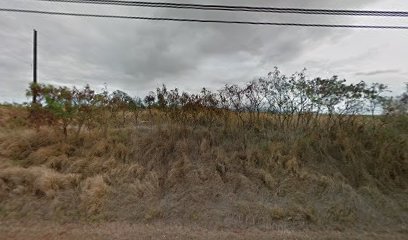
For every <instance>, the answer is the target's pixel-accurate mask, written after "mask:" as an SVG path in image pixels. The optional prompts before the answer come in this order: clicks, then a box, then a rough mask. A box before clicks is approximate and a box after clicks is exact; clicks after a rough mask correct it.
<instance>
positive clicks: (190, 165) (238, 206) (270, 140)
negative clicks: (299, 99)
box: [0, 109, 408, 239]
mask: <svg viewBox="0 0 408 240" xmlns="http://www.w3.org/2000/svg"><path fill="white" fill-rule="evenodd" d="M0 110H1V109H0ZM20 111H22V110H20ZM2 113H4V112H2ZM7 114H9V113H7ZM19 114H21V113H19ZM144 114H145V115H147V113H144ZM155 114H158V113H155ZM142 117H143V114H142ZM8 119H9V120H7V121H5V122H3V124H4V125H3V127H0V217H1V218H2V219H3V220H4V221H5V222H10V221H11V222H12V221H19V220H21V219H28V220H41V221H45V220H52V221H58V222H77V221H84V222H87V223H89V222H95V221H96V222H99V223H104V222H112V221H114V222H117V221H119V222H128V223H138V224H140V223H167V224H168V223H172V224H179V225H180V224H185V225H188V226H200V227H203V228H219V227H221V228H227V229H234V228H239V229H242V228H247V227H256V228H258V229H262V231H268V230H273V229H276V228H277V227H278V228H282V229H294V232H293V233H292V232H290V233H288V234H287V235H285V234H286V233H282V232H279V231H278V232H272V233H271V234H277V237H279V236H281V237H287V239H298V237H299V238H300V237H304V238H300V239H311V238H313V237H319V236H320V235H319V234H314V233H313V232H307V234H309V235H310V237H309V238H308V235H307V234H306V235H304V234H303V233H302V231H309V230H307V229H318V230H319V231H329V232H327V233H328V234H329V236H332V237H333V238H334V239H336V238H338V239H340V238H341V234H340V235H336V234H337V233H334V232H330V231H332V230H345V229H348V228H352V229H353V231H359V230H361V229H366V230H367V231H372V230H375V231H376V232H378V231H388V232H387V233H384V234H385V235H378V236H389V235H387V234H391V233H392V232H394V233H396V235H395V236H394V235H393V236H394V237H395V239H398V238H399V237H401V236H403V235H404V234H406V225H407V222H408V205H407V202H408V192H407V186H408V174H406V173H407V170H408V165H407V159H408V151H407V149H408V148H404V146H406V145H405V144H406V143H407V142H406V135H404V134H405V133H404V132H401V131H398V130H396V131H395V132H390V131H389V130H390V129H391V130H392V129H394V128H395V126H394V125H390V126H388V128H389V129H382V130H378V129H377V130H376V129H373V130H372V129H367V130H364V131H363V132H361V133H359V134H360V135H356V134H353V133H354V132H353V131H354V130H351V131H347V129H345V130H344V131H341V132H337V133H336V134H335V135H334V136H333V135H330V134H327V133H325V132H322V131H313V132H302V131H296V130H290V131H285V132H283V131H279V129H277V130H275V129H271V130H262V131H258V130H253V129H244V128H238V127H237V126H234V125H232V127H231V128H230V129H228V130H225V129H224V128H218V127H216V126H215V127H211V128H208V127H205V126H188V125H179V124H174V123H173V124H171V123H166V122H164V123H160V121H159V120H157V122H155V123H154V124H153V123H149V124H145V125H139V126H138V127H130V126H128V127H126V128H114V127H110V128H109V129H108V132H107V134H105V133H104V132H103V131H99V130H98V129H91V130H87V131H83V132H82V133H81V134H80V135H79V136H78V137H76V136H74V135H68V138H67V139H65V138H64V137H63V136H62V134H60V132H59V131H55V130H54V129H52V128H50V127H42V128H41V129H39V130H35V129H30V128H27V127H26V126H25V125H24V124H22V125H12V124H10V121H13V118H8ZM10 119H11V120H10ZM5 126H7V127H5ZM373 131H374V132H373ZM374 135H375V138H374V137H373V136H374ZM370 137H371V138H370ZM139 226H140V225H135V228H136V230H134V232H132V233H129V234H136V233H137V232H138V231H139V228H140V227H139ZM56 227H57V228H61V229H64V228H65V225H61V226H56ZM77 227H78V226H75V228H77ZM89 228H92V227H89ZM101 228H102V227H101ZM101 228H99V230H98V231H101V232H103V230H102V229H101ZM16 229H20V230H22V229H23V230H22V235H15V236H21V237H20V238H21V239H24V236H25V235H24V234H26V235H27V234H42V233H43V232H48V233H49V234H51V235H50V236H53V237H52V238H55V235H53V233H50V232H49V230H47V229H48V228H47V227H46V226H44V227H42V229H43V230H39V232H37V233H36V232H35V230H33V229H32V228H31V227H30V226H27V225H21V226H17V227H16ZM24 229H26V230H24ZM97 229H98V228H97ZM322 229H323V230H322ZM327 229H330V230H327ZM1 231H3V232H4V233H5V235H4V236H7V237H8V238H10V236H13V234H16V232H17V230H7V229H4V228H2V230H1ZM75 231H76V230H75ZM78 231H79V232H75V233H72V234H73V235H69V236H68V235H67V236H66V239H70V238H73V237H74V236H78V235H75V234H85V233H84V232H86V231H87V230H86V231H84V230H78ZM124 231H125V232H126V231H133V230H129V229H122V231H120V233H118V234H119V235H120V234H122V233H123V232H124ZM166 231H167V230H166ZM166 231H164V232H166ZM200 231H201V230H200ZM228 231H229V230H228ZM228 231H227V233H226V235H225V236H224V235H222V234H224V233H222V232H219V231H215V233H214V234H215V235H214V236H216V235H217V236H218V235H219V234H221V235H222V236H221V235H220V236H221V237H220V238H219V239H226V238H227V236H233V237H237V238H238V239H240V235H236V234H235V235H234V234H233V233H231V232H228ZM397 231H400V232H399V233H397ZM401 231H402V232H401ZM404 231H405V232H404ZM166 233H169V232H168V231H167V232H166ZM92 234H98V233H97V230H95V231H94V232H92ZM92 234H90V235H86V234H85V235H86V236H89V237H95V235H92ZM103 234H105V235H103V237H105V238H108V237H109V236H111V237H112V236H113V238H115V236H116V235H109V234H110V233H103ZM149 234H150V233H146V235H145V236H146V238H148V237H153V238H154V237H155V236H158V235H154V234H153V233H152V234H150V235H149ZM180 234H181V232H180ZM228 234H232V235H228ZM257 234H258V233H257ZM257 234H254V235H251V234H249V235H243V236H241V239H251V238H252V237H257V236H258V237H259V238H260V239H262V238H265V239H267V236H268V235H267V234H266V233H265V234H264V233H263V232H260V233H259V234H258V235H257ZM280 234H281V235H280ZM282 234H283V235H282ZM330 234H332V235H330ZM350 234H351V233H350ZM353 234H354V235H353ZM353 234H352V235H350V236H352V237H351V238H352V239H353V238H354V239H357V238H358V237H359V236H363V237H366V236H365V235H361V234H360V235H359V233H357V232H354V233H353ZM391 235H392V234H391ZM38 236H40V235H38ZM96 236H100V235H96ZM130 236H131V235H130ZM169 236H173V235H171V234H170V235H169ZM174 236H180V239H183V238H188V239H190V237H191V238H193V239H201V238H200V236H198V235H195V234H192V235H191V234H190V235H188V234H187V235H174ZM372 237H373V238H375V237H376V236H375V234H374V235H372ZM214 238H215V237H214ZM117 239H127V238H126V237H125V235H123V236H122V235H120V236H119V237H117ZM322 239H324V238H322ZM330 239H331V238H330Z"/></svg>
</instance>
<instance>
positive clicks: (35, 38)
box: [33, 29, 37, 103]
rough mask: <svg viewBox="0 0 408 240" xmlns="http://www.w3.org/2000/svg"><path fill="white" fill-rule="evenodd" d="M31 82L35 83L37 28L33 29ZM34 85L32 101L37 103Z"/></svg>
mask: <svg viewBox="0 0 408 240" xmlns="http://www.w3.org/2000/svg"><path fill="white" fill-rule="evenodd" d="M33 50H34V52H33V83H34V85H35V84H37V30H35V29H34V46H33ZM35 89H36V87H35V86H34V88H33V103H37V92H36V90H35Z"/></svg>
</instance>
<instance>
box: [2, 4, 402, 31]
mask: <svg viewBox="0 0 408 240" xmlns="http://www.w3.org/2000/svg"><path fill="white" fill-rule="evenodd" d="M0 12H16V13H31V14H44V15H58V16H74V17H93V18H116V19H129V20H130V19H132V20H150V21H171V22H195V23H222V24H245V25H263V26H286V27H320V28H359V29H395V30H408V26H393V25H346V24H313V23H285V22H251V21H227V20H211V19H190V18H168V17H140V16H123V15H104V14H84V13H68V12H49V11H37V10H25V9H11V8H0Z"/></svg>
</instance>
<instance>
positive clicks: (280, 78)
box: [27, 68, 408, 136]
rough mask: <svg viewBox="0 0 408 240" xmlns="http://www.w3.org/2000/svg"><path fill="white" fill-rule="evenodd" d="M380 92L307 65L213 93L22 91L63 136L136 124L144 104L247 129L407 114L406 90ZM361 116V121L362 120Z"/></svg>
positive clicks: (39, 117) (38, 118)
mask: <svg viewBox="0 0 408 240" xmlns="http://www.w3.org/2000/svg"><path fill="white" fill-rule="evenodd" d="M386 90H387V86H385V85H383V84H377V83H375V84H372V85H367V84H366V83H365V82H363V81H362V82H359V83H357V84H349V83H347V82H346V80H344V79H339V78H338V77H337V76H333V77H331V78H328V79H324V78H314V79H308V78H307V77H306V75H305V71H302V72H299V73H295V74H293V75H291V76H289V77H288V76H286V75H284V74H282V73H281V72H280V71H279V70H278V69H277V68H275V69H274V71H273V72H270V73H269V74H268V75H267V76H266V77H264V78H260V79H258V80H254V81H251V82H248V83H247V84H246V85H244V86H238V85H235V84H234V85H225V86H224V87H223V88H222V89H219V90H218V91H215V92H212V91H210V90H208V89H206V88H203V89H202V90H201V92H200V93H198V94H191V93H187V92H180V91H179V89H177V88H175V89H172V90H169V89H167V88H166V86H165V85H163V86H162V87H161V88H157V89H156V91H155V92H150V93H149V94H148V95H147V96H146V97H144V100H143V101H142V99H141V98H137V97H135V98H133V97H131V96H129V95H128V94H127V93H125V92H123V91H119V90H117V91H114V92H112V93H109V92H107V91H103V92H101V93H95V91H94V90H92V89H91V88H90V87H89V86H86V87H85V88H83V89H77V88H75V87H74V88H73V89H70V88H67V87H55V86H52V85H42V84H36V85H31V87H30V89H29V90H28V91H27V94H28V95H31V94H32V93H33V92H36V93H37V101H36V103H33V104H32V105H31V112H32V114H31V117H32V122H33V123H35V124H36V125H37V126H39V125H42V124H50V125H56V126H61V129H62V130H63V133H64V135H65V136H66V135H67V129H68V128H69V127H70V126H73V125H75V126H76V127H77V128H76V131H77V133H76V134H77V135H78V134H79V132H80V131H81V129H82V128H83V126H87V127H88V128H93V127H99V128H100V129H102V130H104V131H106V128H107V126H108V125H109V124H113V125H114V126H116V127H124V126H125V123H126V119H127V118H129V117H132V118H133V120H134V123H135V124H138V122H139V120H140V119H139V115H140V112H141V110H142V109H144V108H147V109H149V116H150V119H149V120H148V121H149V122H153V121H157V118H155V117H154V116H153V112H152V111H159V112H160V119H161V120H165V121H167V120H168V121H172V122H177V123H183V124H192V125H194V126H198V125H205V126H215V125H221V126H224V127H227V125H231V124H233V123H232V122H231V121H230V115H235V116H236V118H234V119H238V122H237V123H236V124H238V125H239V126H241V127H246V128H256V129H259V127H272V128H279V129H282V130H285V129H289V128H294V129H298V128H301V129H304V128H315V127H319V128H322V129H327V130H330V129H331V128H333V127H334V126H354V125H356V121H357V120H358V119H359V118H358V117H357V116H360V115H369V114H371V115H372V116H373V117H375V116H376V115H377V114H376V113H378V112H379V111H381V110H382V111H383V112H384V113H386V114H391V115H395V114H399V115H401V114H402V115H404V114H406V113H407V111H408V107H407V105H408V103H407V102H408V101H407V99H408V98H407V93H404V94H403V95H401V96H400V97H397V98H392V97H390V98H387V97H385V96H383V95H382V94H383V93H384V92H386ZM407 92H408V85H407ZM366 122H367V121H364V122H361V121H360V125H361V123H363V124H365V123H366Z"/></svg>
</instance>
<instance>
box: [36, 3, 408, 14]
mask: <svg viewBox="0 0 408 240" xmlns="http://www.w3.org/2000/svg"><path fill="white" fill-rule="evenodd" d="M36 1H42V2H56V3H82V4H84V3H85V4H100V5H119V6H134V7H150V8H176V9H193V10H213V11H242V12H258V13H259V12H264V13H285V14H312V15H341V16H374V17H408V11H374V10H344V9H308V8H277V7H253V6H236V5H235V6H231V5H211V4H189V3H188V4H187V3H169V2H145V1H118V0H36Z"/></svg>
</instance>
